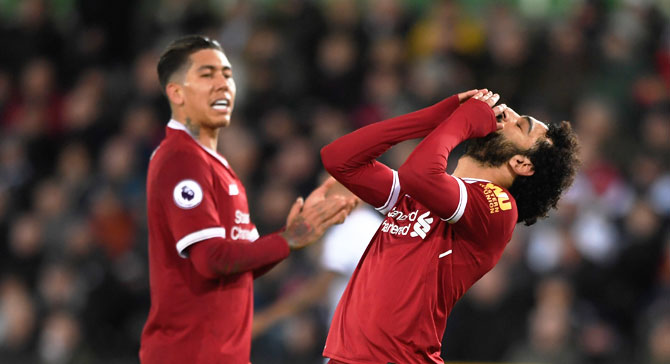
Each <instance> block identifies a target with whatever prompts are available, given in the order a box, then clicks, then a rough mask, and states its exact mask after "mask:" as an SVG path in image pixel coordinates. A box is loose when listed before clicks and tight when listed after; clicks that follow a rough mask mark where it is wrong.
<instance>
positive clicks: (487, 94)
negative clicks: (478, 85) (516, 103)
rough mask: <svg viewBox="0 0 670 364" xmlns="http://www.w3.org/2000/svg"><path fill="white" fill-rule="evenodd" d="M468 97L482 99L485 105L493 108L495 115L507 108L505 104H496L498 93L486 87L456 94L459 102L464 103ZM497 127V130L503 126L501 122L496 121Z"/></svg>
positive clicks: (498, 98)
mask: <svg viewBox="0 0 670 364" xmlns="http://www.w3.org/2000/svg"><path fill="white" fill-rule="evenodd" d="M470 98H473V99H475V100H479V101H482V102H484V103H486V104H487V105H489V107H491V108H492V109H493V114H494V115H495V116H498V115H501V114H502V113H503V112H504V111H505V110H506V109H507V105H505V104H500V105H496V103H497V102H498V101H499V100H500V95H498V94H497V93H494V92H492V91H489V90H488V89H485V88H483V89H480V90H478V89H474V90H469V91H465V92H461V93H459V94H458V100H459V101H460V102H461V103H464V102H465V101H467V100H469V99H470ZM497 128H498V130H500V129H502V128H503V126H502V123H500V122H498V124H497Z"/></svg>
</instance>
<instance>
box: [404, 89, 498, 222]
mask: <svg viewBox="0 0 670 364" xmlns="http://www.w3.org/2000/svg"><path fill="white" fill-rule="evenodd" d="M498 99H499V96H498V95H497V94H492V93H490V92H489V93H488V94H481V93H480V94H478V95H476V96H475V97H474V98H473V99H471V100H468V101H466V102H465V103H463V104H462V105H461V106H460V107H459V108H458V109H457V110H456V111H454V113H452V114H451V116H450V117H449V119H447V121H446V122H444V123H442V124H440V125H439V126H438V127H437V128H435V130H434V131H433V132H431V133H430V135H428V136H427V137H426V138H425V139H424V140H423V141H422V142H421V143H420V144H419V145H418V146H417V147H416V148H415V149H414V151H413V152H412V154H411V155H410V156H409V158H407V160H406V161H405V163H404V164H403V165H402V166H401V167H400V168H399V169H398V177H399V181H400V184H401V185H402V187H403V190H404V191H405V192H407V193H408V194H409V195H410V196H412V198H414V199H415V200H417V201H419V202H420V203H421V204H422V205H424V206H426V207H427V208H428V209H429V210H431V211H433V212H434V213H435V214H437V215H438V216H439V217H440V218H442V219H444V220H447V221H449V222H451V223H455V222H457V221H458V219H459V218H460V216H461V215H462V214H463V211H464V209H465V204H466V203H467V192H466V191H465V185H464V184H463V182H462V181H461V180H459V179H457V178H455V177H452V176H451V175H449V174H447V173H446V169H447V159H448V157H449V153H451V151H452V150H453V149H454V147H456V146H457V145H458V144H459V143H461V142H462V141H464V140H467V139H470V138H478V137H483V136H486V135H487V134H489V133H491V132H494V131H496V129H497V128H498V125H497V122H496V113H500V112H502V110H504V108H505V105H499V106H496V107H495V108H493V109H492V107H493V105H495V103H496V102H497V101H498Z"/></svg>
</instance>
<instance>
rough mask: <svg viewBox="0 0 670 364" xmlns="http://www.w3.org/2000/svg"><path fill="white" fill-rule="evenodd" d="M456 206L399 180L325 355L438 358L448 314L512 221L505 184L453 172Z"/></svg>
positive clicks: (366, 359) (489, 263) (493, 257)
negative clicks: (426, 198)
mask: <svg viewBox="0 0 670 364" xmlns="http://www.w3.org/2000/svg"><path fill="white" fill-rule="evenodd" d="M458 183H459V184H462V186H463V187H462V190H461V197H460V199H461V201H462V204H461V205H460V207H459V209H458V210H457V211H455V213H454V216H453V218H452V219H451V220H445V219H442V218H440V217H438V216H436V215H435V214H434V213H432V212H431V211H430V210H428V209H427V208H426V207H424V206H423V205H422V204H421V203H419V202H418V201H416V200H414V199H413V198H412V197H411V196H409V195H407V194H405V193H404V192H403V191H402V188H401V187H402V186H400V188H399V191H398V192H399V195H400V197H399V198H398V199H397V200H398V202H397V204H394V207H393V208H392V209H391V210H390V211H388V213H387V214H386V219H385V220H384V221H383V222H382V224H381V226H380V227H379V229H378V230H377V233H376V234H375V236H374V237H373V239H372V241H371V243H370V245H369V246H368V249H367V250H366V252H365V254H364V255H363V257H362V259H361V261H360V263H359V265H358V267H357V268H356V271H355V272H354V274H353V276H352V277H351V279H350V281H349V285H348V286H347V289H346V290H345V292H344V294H343V295H342V298H341V299H340V303H339V304H338V306H337V309H336V311H335V315H334V318H333V321H332V324H331V328H330V332H329V334H328V340H327V341H326V347H325V350H324V355H325V356H327V357H329V358H333V359H336V360H339V361H343V362H345V363H380V362H383V363H387V362H392V363H427V362H428V363H441V362H442V359H441V358H440V348H441V341H442V335H443V333H444V330H445V328H446V323H447V316H448V315H449V312H451V309H452V308H453V306H454V304H455V303H456V301H457V300H458V299H459V298H460V297H461V296H463V294H464V293H465V292H466V291H467V290H468V288H470V286H472V285H473V284H474V283H475V282H476V281H477V280H478V279H479V278H481V277H482V276H483V275H484V274H485V273H486V272H488V271H489V270H491V268H493V266H494V265H495V264H496V262H497V261H498V259H499V258H500V255H501V254H502V251H503V249H504V247H505V245H506V244H507V242H508V241H509V240H510V238H511V234H512V230H513V228H514V225H515V224H516V218H517V216H516V206H515V203H514V200H513V199H512V198H510V197H509V195H508V192H507V191H506V190H505V189H503V188H501V187H498V186H496V185H494V184H492V183H490V182H487V181H481V180H472V179H462V180H461V179H458Z"/></svg>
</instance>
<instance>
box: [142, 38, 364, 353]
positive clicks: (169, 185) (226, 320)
mask: <svg viewBox="0 0 670 364" xmlns="http://www.w3.org/2000/svg"><path fill="white" fill-rule="evenodd" d="M158 75H159V79H160V82H161V85H162V86H163V90H164V92H165V95H166V96H167V98H168V100H169V102H170V108H171V110H172V120H170V122H169V123H168V125H167V128H166V136H165V139H164V140H163V141H162V142H161V144H160V145H159V147H158V148H157V149H156V151H155V152H154V154H153V155H152V158H151V162H150V163H149V172H148V177H147V214H148V225H149V273H150V287H151V310H150V312H149V317H148V319H147V322H146V324H145V326H144V330H143V332H142V340H141V349H140V360H141V362H142V363H145V364H148V363H161V364H165V363H226V364H228V363H233V364H238V363H239V364H247V363H249V356H250V346H251V323H252V313H253V279H254V278H256V277H258V276H260V275H261V274H263V273H265V272H266V271H267V270H269V269H270V268H271V267H273V266H274V265H275V264H276V263H277V262H279V261H281V260H282V259H284V258H286V257H287V256H288V254H289V251H291V250H295V249H300V248H302V247H304V246H307V245H309V244H311V243H313V242H314V241H316V240H317V239H318V238H319V237H321V235H322V234H323V232H324V231H325V229H326V228H328V227H329V226H331V225H333V224H335V223H338V222H342V221H343V220H344V218H345V217H346V215H347V214H348V213H349V212H350V211H351V209H352V208H353V207H354V205H355V201H354V200H353V199H348V198H344V197H342V196H332V197H327V198H326V192H327V190H328V188H329V187H330V186H332V185H333V183H334V180H333V179H330V180H329V181H327V182H325V183H324V184H323V185H322V186H321V187H319V188H317V189H316V190H315V191H314V192H313V193H312V194H310V196H309V197H307V199H306V200H305V201H304V202H303V200H302V198H299V199H298V200H297V201H296V202H295V203H294V204H293V206H292V208H291V211H290V212H289V215H288V217H287V224H286V228H285V229H284V230H283V231H281V232H278V233H274V234H269V235H265V236H262V237H261V236H259V233H258V230H257V229H256V227H255V226H254V224H253V222H252V221H251V219H250V215H249V208H248V204H247V196H246V192H245V189H244V186H243V185H242V182H241V181H240V180H239V179H238V177H237V176H236V174H235V172H234V171H233V170H232V168H231V167H230V165H229V164H228V162H227V161H226V159H225V158H224V157H223V156H221V155H220V154H219V153H218V152H217V151H216V146H217V141H218V134H219V131H220V129H221V128H223V127H226V126H228V125H229V124H230V116H231V113H232V111H233V105H234V102H235V92H236V88H235V82H234V79H233V71H232V66H231V64H230V62H229V61H228V59H227V58H226V56H225V54H224V53H223V50H222V48H221V46H220V45H219V43H218V42H216V41H214V40H211V39H209V38H206V37H202V36H188V37H184V38H180V39H178V40H176V41H174V42H173V43H172V44H170V45H169V46H168V47H167V49H166V50H165V52H164V53H163V55H162V56H161V58H160V61H159V62H158Z"/></svg>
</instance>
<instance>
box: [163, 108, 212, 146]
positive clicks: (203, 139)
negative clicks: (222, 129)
mask: <svg viewBox="0 0 670 364" xmlns="http://www.w3.org/2000/svg"><path fill="white" fill-rule="evenodd" d="M173 119H175V120H177V121H178V122H180V123H182V124H184V126H185V127H186V130H188V133H189V134H191V136H192V137H193V139H195V140H197V141H198V143H200V144H202V145H203V146H205V147H207V148H209V149H211V150H214V151H216V146H217V143H218V141H219V129H218V128H208V127H206V126H203V125H201V124H198V123H197V122H194V121H193V119H191V118H190V117H188V116H185V117H182V118H177V117H175V116H173Z"/></svg>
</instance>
